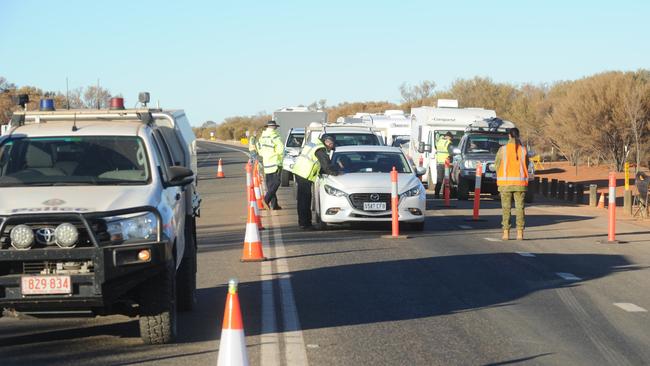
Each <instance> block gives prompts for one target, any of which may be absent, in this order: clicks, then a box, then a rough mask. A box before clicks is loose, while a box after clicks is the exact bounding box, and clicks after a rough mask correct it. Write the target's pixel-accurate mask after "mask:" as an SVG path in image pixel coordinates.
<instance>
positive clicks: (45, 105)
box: [39, 98, 54, 111]
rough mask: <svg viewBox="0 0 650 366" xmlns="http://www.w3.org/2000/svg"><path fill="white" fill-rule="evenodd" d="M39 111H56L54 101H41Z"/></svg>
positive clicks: (47, 99)
mask: <svg viewBox="0 0 650 366" xmlns="http://www.w3.org/2000/svg"><path fill="white" fill-rule="evenodd" d="M39 110H40V111H53V110H54V99H49V98H46V99H41V103H40V105H39Z"/></svg>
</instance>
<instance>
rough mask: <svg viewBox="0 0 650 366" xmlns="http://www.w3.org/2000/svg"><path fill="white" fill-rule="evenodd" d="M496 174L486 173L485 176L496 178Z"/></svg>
mask: <svg viewBox="0 0 650 366" xmlns="http://www.w3.org/2000/svg"><path fill="white" fill-rule="evenodd" d="M496 176H497V175H496V173H485V178H494V177H496Z"/></svg>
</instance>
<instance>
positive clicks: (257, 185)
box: [253, 174, 264, 210]
mask: <svg viewBox="0 0 650 366" xmlns="http://www.w3.org/2000/svg"><path fill="white" fill-rule="evenodd" d="M253 190H254V192H255V201H257V209H258V210H263V209H264V201H263V200H262V191H261V190H260V177H259V176H258V175H257V174H253Z"/></svg>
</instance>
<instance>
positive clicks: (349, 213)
mask: <svg viewBox="0 0 650 366" xmlns="http://www.w3.org/2000/svg"><path fill="white" fill-rule="evenodd" d="M332 162H333V163H334V164H336V165H338V166H339V167H340V170H341V172H342V173H343V174H341V175H338V176H329V175H325V176H323V177H321V178H319V179H318V180H317V182H316V184H315V186H314V191H315V192H316V195H315V200H314V201H315V206H316V219H317V220H318V221H319V222H320V224H321V225H327V224H335V223H345V222H377V221H384V222H389V221H391V217H392V216H391V180H390V172H391V170H392V169H393V167H395V169H396V170H397V172H398V188H397V189H398V194H399V207H398V208H399V221H400V222H404V223H408V224H410V225H412V226H413V228H414V229H416V230H422V229H423V228H424V214H425V206H426V195H425V192H424V186H423V185H422V182H420V180H419V179H418V175H419V174H420V173H424V171H423V170H421V171H415V170H414V169H413V167H412V166H411V164H410V163H409V161H408V160H407V159H406V157H405V156H404V153H403V152H402V150H400V149H399V148H396V147H390V146H343V147H339V148H337V149H336V151H334V153H333V154H332Z"/></svg>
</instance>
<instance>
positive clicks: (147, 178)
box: [0, 94, 200, 344]
mask: <svg viewBox="0 0 650 366" xmlns="http://www.w3.org/2000/svg"><path fill="white" fill-rule="evenodd" d="M141 101H143V102H147V101H148V94H147V95H146V96H145V97H144V98H143V99H142V100H141ZM53 107H54V106H53V102H52V101H51V100H42V101H41V110H39V111H24V112H23V111H21V112H16V113H14V114H13V117H12V121H11V127H10V129H9V130H8V131H7V132H6V133H5V134H3V135H2V136H1V137H0V308H1V307H4V308H10V309H15V310H16V311H20V312H26V313H30V312H33V313H53V314H57V313H60V314H63V313H70V312H79V311H85V312H92V313H94V314H99V315H107V314H116V313H121V314H127V315H131V316H139V322H140V332H141V337H142V339H143V340H144V342H145V343H149V344H159V343H168V342H171V341H173V340H174V336H175V334H176V323H177V316H176V314H177V309H178V310H190V309H191V308H192V306H193V304H194V301H195V289H196V233H195V217H196V216H197V215H198V213H199V204H200V198H199V196H198V194H197V192H196V182H195V178H196V174H195V172H196V167H197V165H196V143H195V137H194V134H193V133H192V130H191V127H190V125H189V122H188V119H187V117H186V115H185V113H184V112H183V111H180V110H179V111H165V110H160V109H150V108H146V104H145V108H141V109H124V106H123V99H122V98H114V99H112V100H111V109H104V110H54V108H53Z"/></svg>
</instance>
